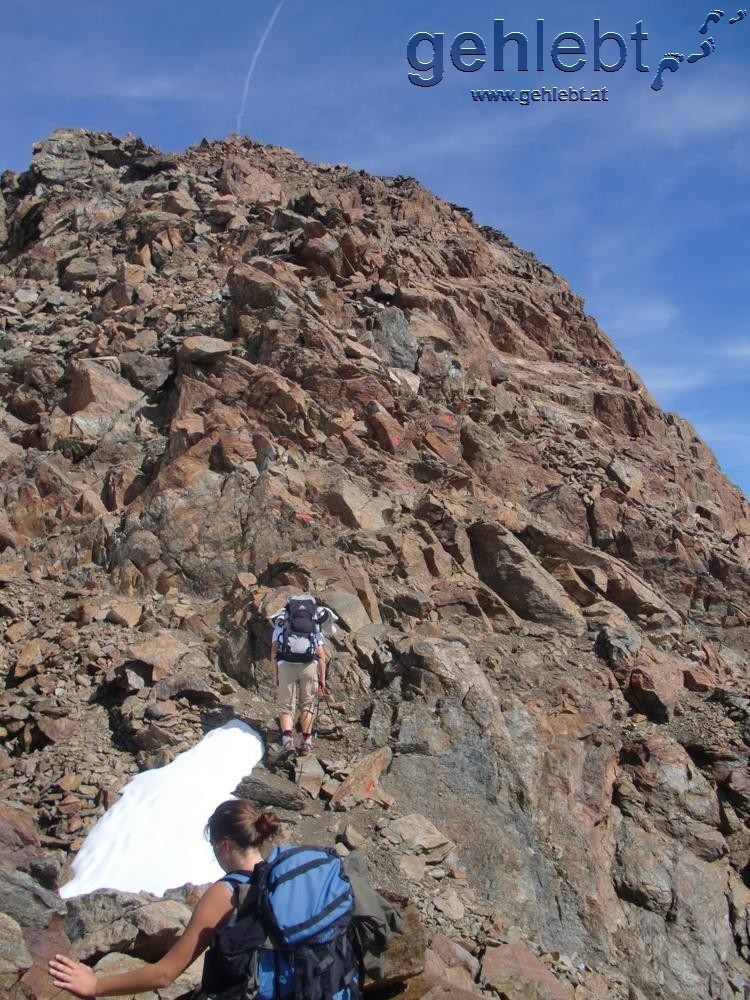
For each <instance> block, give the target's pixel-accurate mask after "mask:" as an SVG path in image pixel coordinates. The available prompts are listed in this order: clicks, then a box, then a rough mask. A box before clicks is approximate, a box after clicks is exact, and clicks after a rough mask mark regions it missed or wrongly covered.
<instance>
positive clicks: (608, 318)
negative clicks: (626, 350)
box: [598, 296, 680, 340]
mask: <svg viewBox="0 0 750 1000" xmlns="http://www.w3.org/2000/svg"><path fill="white" fill-rule="evenodd" d="M679 315H680V310H679V309H678V308H677V306H675V305H674V304H673V303H672V302H670V301H669V299H666V298H662V297H653V298H647V297H645V296H640V297H639V298H638V299H631V298H629V299H624V300H616V301H612V302H609V303H605V304H604V305H603V306H600V307H599V309H598V318H599V322H600V323H601V325H602V327H603V328H604V329H605V330H606V331H607V333H609V334H610V335H611V336H613V337H617V338H618V339H619V338H621V339H623V340H633V339H637V338H640V337H652V336H654V334H657V333H664V332H665V331H666V330H668V329H669V328H670V327H671V326H672V324H673V323H674V322H675V321H676V320H677V319H678V317H679Z"/></svg>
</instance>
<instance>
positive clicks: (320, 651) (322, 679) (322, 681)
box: [316, 645, 326, 691]
mask: <svg viewBox="0 0 750 1000" xmlns="http://www.w3.org/2000/svg"><path fill="white" fill-rule="evenodd" d="M316 658H317V661H318V687H319V688H320V690H321V691H325V689H326V648H325V646H323V645H320V646H318V647H317V649H316Z"/></svg>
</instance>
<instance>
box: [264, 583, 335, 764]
mask: <svg viewBox="0 0 750 1000" xmlns="http://www.w3.org/2000/svg"><path fill="white" fill-rule="evenodd" d="M326 613H327V614H330V612H329V611H328V609H326V608H321V607H320V606H319V605H318V602H317V601H316V599H315V598H314V597H313V596H312V594H298V595H296V596H294V597H290V598H289V599H288V600H287V602H286V605H285V607H284V610H283V611H281V612H278V613H277V614H276V615H274V616H273V617H272V619H271V620H272V622H273V623H274V630H273V637H272V639H271V660H272V661H273V663H274V669H275V672H276V686H277V687H278V689H279V728H280V729H281V752H282V754H291V753H293V752H294V733H293V726H294V713H295V700H296V701H297V707H298V709H299V726H300V730H301V732H302V742H301V744H300V747H299V753H300V755H301V756H303V757H306V756H307V755H308V754H310V753H311V752H312V727H313V718H314V707H315V698H316V694H325V690H326V653H325V644H326V641H325V639H324V638H323V633H322V631H321V624H322V621H323V620H324V617H325V616H326Z"/></svg>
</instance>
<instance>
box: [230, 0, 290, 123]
mask: <svg viewBox="0 0 750 1000" xmlns="http://www.w3.org/2000/svg"><path fill="white" fill-rule="evenodd" d="M284 3H285V0H281V3H280V4H279V5H278V7H277V8H276V10H275V11H274V12H273V14H272V15H271V20H270V21H269V22H268V25H267V27H266V30H265V31H264V32H263V37H262V38H261V40H260V42H259V43H258V48H257V49H256V50H255V54H254V55H253V58H252V59H251V61H250V67H249V69H248V71H247V76H246V77H245V89H244V91H243V92H242V104H241V105H240V111H239V114H238V115H237V132H238V133H241V132H242V118H243V115H244V114H245V105H246V104H247V95H248V93H249V91H250V81H251V80H252V78H253V73H254V72H255V66H256V64H257V62H258V60H259V59H260V54H261V52H262V51H263V46H264V45H265V44H266V42H267V41H268V36H269V35H270V34H271V29H272V28H273V26H274V23H275V21H276V18H277V17H278V16H279V14H280V13H281V8H282V7H283V6H284Z"/></svg>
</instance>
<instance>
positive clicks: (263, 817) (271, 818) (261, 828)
mask: <svg viewBox="0 0 750 1000" xmlns="http://www.w3.org/2000/svg"><path fill="white" fill-rule="evenodd" d="M255 829H256V830H257V831H258V837H259V838H260V840H270V839H271V838H272V837H275V836H276V835H277V834H278V833H279V831H280V830H281V820H280V819H279V817H278V816H277V815H276V813H275V812H262V813H261V814H260V815H259V816H258V818H257V819H256V821H255Z"/></svg>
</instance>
